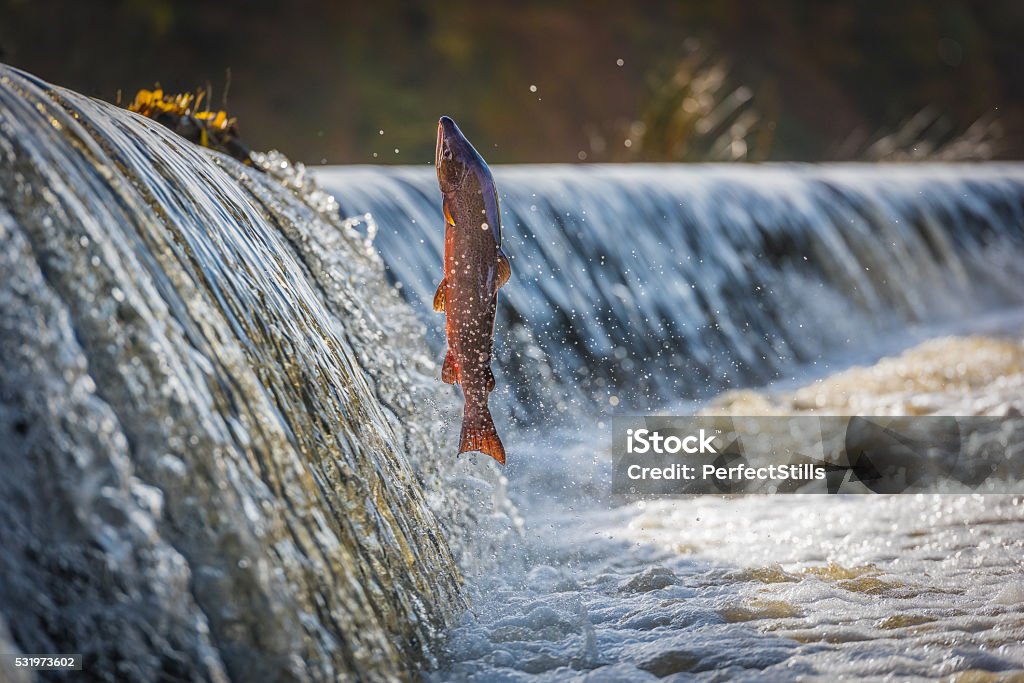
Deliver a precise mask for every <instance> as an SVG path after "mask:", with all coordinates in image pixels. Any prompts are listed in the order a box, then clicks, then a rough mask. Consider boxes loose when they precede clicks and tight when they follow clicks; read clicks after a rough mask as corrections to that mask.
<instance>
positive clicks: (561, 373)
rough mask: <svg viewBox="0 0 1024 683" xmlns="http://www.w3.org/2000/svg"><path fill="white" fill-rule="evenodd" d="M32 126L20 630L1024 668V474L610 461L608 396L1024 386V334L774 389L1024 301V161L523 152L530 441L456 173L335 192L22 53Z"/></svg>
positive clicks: (319, 648)
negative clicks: (193, 136)
mask: <svg viewBox="0 0 1024 683" xmlns="http://www.w3.org/2000/svg"><path fill="white" fill-rule="evenodd" d="M0 159H2V167H0V444H2V446H0V467H2V468H3V471H4V476H3V477H0V578H2V580H0V651H13V650H18V651H21V652H42V653H45V652H82V653H83V654H84V655H85V668H86V671H87V673H88V674H89V675H91V676H92V677H95V678H102V679H106V680H158V679H160V678H161V677H163V678H164V679H170V680H181V679H185V680H189V679H197V680H228V679H231V680H348V679H361V680H396V679H398V680H401V679H411V678H417V677H420V676H421V673H420V667H425V668H426V669H428V670H429V671H427V672H426V673H425V674H422V675H425V676H426V677H427V678H428V679H435V680H449V679H474V678H475V679H477V680H481V681H493V680H533V679H549V680H563V679H566V678H572V677H579V678H586V679H588V680H594V681H597V680H607V681H616V680H630V679H641V678H644V677H646V678H651V677H656V676H672V675H675V674H679V675H681V676H686V675H689V674H694V673H696V674H699V675H701V676H703V677H707V678H711V679H715V678H724V677H727V676H732V677H743V676H751V677H754V676H769V677H774V678H777V679H789V678H792V677H794V676H797V675H806V676H809V677H814V676H824V675H827V674H830V673H833V672H838V673H842V674H847V675H850V676H858V675H859V676H868V677H871V676H880V675H882V674H884V673H887V672H894V673H895V674H896V675H897V676H898V677H899V678H901V679H906V678H913V677H935V676H939V675H944V674H952V673H958V672H966V671H975V672H978V671H980V672H990V673H991V672H1000V671H1003V672H1005V671H1012V670H1019V669H1021V668H1022V667H1024V651H1022V648H1021V642H1022V640H1024V621H1022V618H1021V612H1022V605H1024V585H1022V584H1021V581H1020V579H1019V576H1020V572H1021V569H1022V567H1021V556H1022V550H1024V547H1022V543H1024V540H1022V539H1024V514H1022V511H1024V501H1022V499H1021V498H1020V497H1012V496H1003V497H995V496H915V497H911V496H904V497H893V498H881V497H876V498H870V499H869V498H857V499H847V498H843V499H839V500H836V499H827V500H826V499H823V498H819V499H807V498H800V497H792V498H782V497H776V498H761V497H749V498H742V499H739V498H737V499H720V498H693V499H674V500H661V501H649V502H643V501H630V500H624V499H620V498H616V497H613V496H612V495H611V494H610V483H609V482H608V479H607V475H608V469H609V468H608V462H607V449H608V445H609V441H610V439H609V436H610V435H609V431H608V429H609V426H608V418H609V416H610V415H611V414H613V413H616V412H622V413H629V412H642V411H646V410H673V409H681V408H679V406H681V405H686V406H688V407H692V406H693V405H696V404H697V403H698V402H701V401H704V400H706V399H710V398H711V397H713V396H716V395H719V394H720V393H721V392H722V391H723V390H728V389H740V388H743V387H749V386H753V385H760V384H764V383H766V382H775V383H776V385H775V386H776V389H775V390H773V392H770V393H756V392H755V393H752V392H745V393H744V392H739V393H737V392H733V393H731V394H728V395H727V396H726V397H721V398H719V401H732V402H733V403H732V404H728V405H733V406H743V407H749V406H751V405H760V406H761V407H762V408H764V409H766V410H771V409H776V410H779V411H781V412H785V411H791V410H800V409H801V406H804V405H805V404H806V403H807V401H810V402H811V403H812V404H813V405H822V406H833V405H835V406H848V405H850V404H849V402H848V403H846V404H843V403H842V401H841V400H840V398H842V399H843V400H847V399H849V397H850V395H851V391H852V390H851V389H850V387H851V386H852V387H856V388H861V389H863V391H862V394H863V395H862V396H860V398H859V399H858V400H860V401H861V402H860V403H858V404H857V405H858V406H861V409H862V412H871V409H872V408H874V407H882V406H884V407H886V409H889V410H892V411H896V412H899V411H901V410H909V408H910V406H911V404H912V403H913V402H914V401H915V400H916V399H917V396H918V395H919V394H920V393H921V392H920V391H918V390H917V388H918V387H920V388H921V390H922V391H923V390H924V388H926V387H927V388H928V392H929V394H930V395H931V396H932V397H933V399H934V402H933V404H932V405H931V408H930V410H932V412H936V411H941V410H943V409H949V410H954V409H955V410H974V411H975V412H978V413H983V412H999V411H1003V412H1010V411H1011V410H1020V409H1021V408H1024V406H1021V405H1020V402H1019V398H1020V395H1021V392H1020V388H1021V387H1022V386H1024V381H1021V378H1024V370H1022V366H1024V360H1022V356H1024V354H1022V353H1021V350H1020V345H1019V343H1016V342H1013V341H997V340H991V339H988V340H985V339H977V340H973V341H972V340H968V341H961V342H948V343H947V342H934V343H935V344H938V346H933V347H928V349H926V350H925V351H924V352H921V353H924V355H923V356H920V355H919V356H913V355H912V356H908V357H906V358H904V359H903V360H897V361H892V362H893V363H896V365H895V366H893V367H889V366H885V365H884V364H883V365H880V366H878V367H880V368H882V369H881V370H878V371H877V372H874V374H872V372H867V374H863V375H858V374H856V372H854V371H850V372H854V374H845V375H842V376H840V377H838V378H836V377H833V378H828V379H825V380H823V382H819V383H817V384H811V385H810V386H809V387H808V388H805V389H801V390H799V391H796V392H794V393H793V394H792V395H786V394H780V393H779V392H780V391H784V389H780V388H779V387H781V386H783V385H784V384H785V382H786V381H790V382H796V383H797V384H799V383H800V381H801V380H802V379H808V378H813V377H819V378H822V377H827V375H828V374H829V373H831V372H834V371H836V370H840V369H843V368H845V367H847V366H848V365H850V363H851V362H852V361H854V360H859V361H866V360H873V359H874V358H876V357H877V356H878V355H880V354H881V353H882V352H886V351H889V350H892V349H894V348H899V347H900V346H902V345H906V344H907V342H908V340H912V339H924V338H927V337H930V336H934V335H936V334H937V333H938V332H939V331H942V330H948V329H953V328H959V329H963V328H972V327H976V326H977V324H980V323H979V321H989V322H991V321H992V320H996V321H1007V320H1018V321H1019V317H1018V318H1014V317H1013V315H1014V313H1013V311H1014V310H1015V307H1019V306H1020V305H1021V303H1024V302H1022V298H1024V296H1022V293H1021V290H1020V288H1019V284H1018V283H1019V282H1020V280H1021V276H1022V275H1024V259H1022V258H1021V256H1022V255H1024V230H1022V229H1021V228H1022V224H1024V168H1022V167H1021V166H1018V165H994V164H993V165H979V166H912V167H911V166H908V167H899V166H889V167H868V166H864V167H856V166H848V167H765V168H746V167H744V168H738V167H673V166H664V167H599V166H598V167H522V168H498V169H495V175H496V178H497V182H498V185H499V189H500V192H501V197H502V202H503V211H504V220H505V238H506V250H507V252H508V253H509V255H510V256H511V258H512V268H513V278H512V280H511V281H510V283H509V284H508V286H507V287H506V288H505V290H503V292H502V295H501V297H500V298H499V301H500V302H501V305H500V310H499V317H498V326H499V335H498V339H497V359H496V370H497V373H496V374H497V378H498V384H499V389H498V391H497V392H496V393H495V395H494V396H493V397H492V408H493V411H494V413H495V415H496V417H497V419H498V422H499V430H500V431H501V432H502V433H503V435H504V436H505V438H506V443H507V444H508V446H509V454H510V464H509V466H508V467H507V468H506V469H505V470H504V471H503V472H502V471H499V469H498V468H497V466H496V465H495V464H493V463H491V462H489V461H488V460H486V459H485V458H483V457H481V456H464V457H462V458H455V457H454V450H455V441H456V437H457V433H458V423H459V418H460V411H459V400H458V394H457V391H456V390H454V389H452V388H450V387H447V386H445V385H443V384H442V383H440V381H439V380H438V376H439V368H438V365H437V363H436V361H437V359H439V358H440V354H441V351H442V344H443V339H442V337H441V331H440V330H441V327H440V326H441V322H442V317H441V316H438V315H435V314H434V313H433V312H432V311H431V310H430V307H429V302H430V300H431V299H432V295H433V290H434V287H435V286H436V284H437V280H438V279H439V276H440V264H441V259H440V245H441V220H440V210H439V201H438V197H437V191H436V181H435V180H434V178H433V172H432V169H430V168H427V167H423V168H389V169H382V168H359V167H354V168H346V169H324V170H322V171H319V172H318V173H317V174H316V177H317V179H318V180H319V182H320V183H321V184H322V185H324V186H325V187H326V188H327V189H328V190H330V193H331V195H333V197H334V198H332V197H331V196H329V195H327V194H324V193H323V192H320V191H318V190H317V189H316V187H315V186H314V185H313V184H312V183H311V182H310V181H309V179H308V178H307V177H306V175H304V171H303V170H302V169H300V168H296V167H292V166H291V165H290V164H288V162H287V160H285V159H284V158H283V157H281V156H279V155H274V154H271V155H267V156H263V157H261V158H260V164H261V165H262V167H263V168H264V170H265V172H264V171H261V170H259V169H257V168H250V167H244V166H242V165H240V164H239V163H237V162H236V161H234V160H232V159H229V158H226V157H224V156H222V155H220V154H217V153H214V152H210V151H207V150H203V149H200V148H197V147H195V146H193V145H191V144H189V143H186V142H185V141H183V140H182V139H180V138H179V137H177V136H176V135H174V134H172V133H170V132H168V131H166V130H165V129H163V128H161V127H160V126H158V125H156V124H154V123H152V122H150V121H148V120H145V119H142V118H140V117H138V116H135V115H133V114H130V113H127V112H125V111H123V110H120V109H117V108H115V107H112V106H110V105H106V104H103V103H99V102H96V101H94V100H91V99H89V98H86V97H83V96H81V95H78V94H76V93H73V92H70V91H67V90H63V89H60V88H54V87H52V86H49V85H48V84H46V83H43V82H41V81H39V80H38V79H35V78H33V77H31V76H27V75H25V74H22V73H20V72H17V71H15V70H12V69H7V68H4V67H0ZM367 213H369V214H371V217H369V218H366V217H364V218H362V219H361V220H350V221H342V220H341V219H340V218H339V216H340V217H348V216H356V217H359V216H364V215H365V214H367ZM1008 324H1009V323H1006V324H1001V323H998V322H997V323H995V326H996V329H1001V328H1005V327H1006V326H1007V325H1008ZM961 366H962V367H961ZM886 368H889V369H886ZM900 373H903V374H902V375H900V376H901V377H902V378H903V380H904V382H903V384H897V385H896V386H895V387H893V386H890V385H889V384H885V383H881V382H880V383H877V384H872V381H873V380H872V378H876V379H877V375H882V376H884V379H891V377H892V375H893V374H897V375H899V374H900ZM929 378H931V379H929ZM915 381H916V382H919V383H918V384H914V382H915ZM929 382H930V383H929ZM865 387H866V388H865ZM900 391H902V392H903V394H900ZM802 392H803V393H802ZM807 392H810V393H809V394H808V393H807ZM908 394H910V395H908ZM808 396H810V398H808ZM821 396H824V397H825V398H824V402H823V403H819V397H821ZM730 397H731V398H730ZM835 397H839V398H835ZM721 405H726V404H725V403H723V404H721ZM951 406H952V407H951ZM463 576H464V577H465V581H463ZM18 675H19V676H20V674H18ZM979 675H982V674H979ZM985 675H987V674H985ZM0 677H10V678H14V677H15V672H11V671H3V670H0ZM22 678H24V677H23V676H22Z"/></svg>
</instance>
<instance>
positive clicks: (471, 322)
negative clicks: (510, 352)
mask: <svg viewBox="0 0 1024 683" xmlns="http://www.w3.org/2000/svg"><path fill="white" fill-rule="evenodd" d="M435 163H436V166H437V180H438V185H439V186H440V188H441V196H442V206H443V211H444V217H445V234H444V279H443V280H441V284H440V285H438V287H437V293H436V294H435V295H434V310H436V311H442V312H444V313H445V315H446V316H447V319H446V326H445V330H446V333H447V337H448V352H447V354H446V355H445V359H444V367H443V369H442V371H441V378H442V379H443V380H444V381H445V382H447V383H449V384H458V385H460V386H461V387H462V393H463V395H464V397H465V409H464V410H465V412H464V414H463V419H462V433H461V435H460V438H459V453H462V452H465V451H481V452H483V453H486V454H487V455H490V456H491V457H492V458H494V459H495V460H497V461H498V462H499V463H502V464H504V463H505V447H504V446H503V445H502V443H501V439H500V438H499V437H498V432H497V430H496V429H495V428H494V420H493V419H492V418H491V412H490V409H489V408H488V406H487V398H488V395H489V394H490V392H491V391H493V389H494V374H493V373H492V372H491V356H492V352H493V347H494V311H495V306H496V304H497V301H498V288H499V287H501V286H502V285H503V284H505V282H506V281H507V280H508V278H509V275H510V269H509V264H508V259H507V258H506V257H505V254H504V253H503V252H502V251H501V217H500V215H499V210H498V192H497V189H496V188H495V185H494V178H493V177H492V175H491V170H490V169H489V168H488V167H487V163H486V162H485V161H484V160H483V157H481V156H480V154H479V153H478V152H477V151H476V149H474V148H473V145H471V144H470V142H469V140H467V139H466V137H465V136H464V135H463V134H462V131H460V130H459V128H458V126H456V125H455V122H454V121H453V120H452V119H450V118H448V117H447V116H442V117H441V120H440V121H439V122H438V126H437V149H436V159H435Z"/></svg>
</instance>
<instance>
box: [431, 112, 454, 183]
mask: <svg viewBox="0 0 1024 683" xmlns="http://www.w3.org/2000/svg"><path fill="white" fill-rule="evenodd" d="M447 118H448V117H447V116H442V117H441V119H440V120H439V121H438V122H437V145H435V146H434V166H436V167H437V172H438V173H440V172H441V150H443V149H444V120H445V119H447ZM448 120H449V121H450V120H451V119H448Z"/></svg>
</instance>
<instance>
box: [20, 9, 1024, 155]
mask: <svg viewBox="0 0 1024 683" xmlns="http://www.w3.org/2000/svg"><path fill="white" fill-rule="evenodd" d="M0 61H3V62H6V63H8V64H11V65H13V66H16V67H20V68H23V69H26V70H28V71H30V72H33V73H35V74H37V75H39V76H41V77H42V78H45V79H47V80H50V81H52V82H55V83H58V84H61V85H65V86H68V87H71V88H74V89H76V90H79V91H81V92H85V93H87V94H90V95H94V96H96V97H100V98H103V99H106V100H110V101H114V100H115V99H116V98H117V96H118V91H119V90H120V91H121V92H122V100H123V101H125V102H127V101H130V100H131V97H132V96H133V95H134V93H135V90H136V89H138V88H141V87H150V86H152V85H153V84H154V83H155V82H157V81H159V82H160V83H161V84H162V85H163V86H164V87H165V88H166V89H177V90H194V89H196V88H197V87H205V86H206V85H207V84H210V85H211V86H212V87H213V90H214V93H213V98H212V99H213V102H214V104H215V105H217V106H220V104H221V100H222V95H223V94H224V89H225V85H226V81H227V77H226V74H227V71H228V69H230V74H231V75H230V90H229V92H228V94H227V108H228V109H229V111H230V112H231V113H232V114H234V115H236V116H237V117H238V120H239V125H240V129H241V135H242V138H243V139H244V140H245V141H246V142H247V143H248V144H249V145H250V146H252V147H253V148H255V149H268V148H278V149H281V150H282V151H284V152H285V153H287V154H289V155H290V156H292V157H293V158H295V159H298V160H302V161H306V162H308V163H414V164H418V163H430V162H432V160H433V145H434V131H435V126H436V120H437V117H438V116H439V115H440V114H450V115H452V116H453V117H455V118H456V120H457V121H458V122H459V123H460V125H461V126H462V128H463V130H465V131H466V132H467V134H468V135H469V136H470V138H471V139H472V140H474V142H475V143H477V145H478V147H479V148H480V151H481V152H482V153H483V154H484V156H485V157H487V159H488V160H489V161H492V162H578V161H587V162H590V161H628V160H650V161H667V160H706V159H713V160H746V161H761V160H806V161H821V160H842V159H868V160H887V159H899V160H903V159H935V158H939V159H989V158H1014V159H1019V158H1021V157H1022V156H1024V136H1022V135H1021V134H1020V130H1021V129H1020V127H1019V122H1020V121H1021V118H1022V114H1024V3H1022V2H1020V1H1019V0H863V1H860V2H854V1H837V0H833V1H828V0H823V1H819V2H811V1H807V2H800V1H798V0H775V1H772V2H756V1H752V0H714V1H713V2H711V1H708V0H678V1H676V2H643V1H640V0H637V1H634V2H632V3H622V2H611V1H607V0H591V1H589V2H584V1H569V0H561V1H560V0H548V1H540V0H522V1H519V2H488V3H484V2H470V1H469V0H445V1H443V2H438V1H423V2H413V1H403V0H373V1H372V2H348V1H336V2H329V1H327V0H249V1H247V2H240V1H237V0H220V1H219V2H199V1H197V0H90V1H89V2H75V1H72V0H64V1H60V0H0ZM381 131H383V132H381ZM396 150H397V151H396Z"/></svg>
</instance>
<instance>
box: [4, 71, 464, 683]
mask: <svg viewBox="0 0 1024 683" xmlns="http://www.w3.org/2000/svg"><path fill="white" fill-rule="evenodd" d="M0 160H2V164H3V165H2V170H0V443H2V446H0V468H2V469H3V472H4V476H3V477H0V576H2V577H3V580H2V581H0V637H2V638H3V640H0V651H4V652H11V651H15V649H17V650H20V651H21V652H30V653H64V652H80V653H83V654H84V657H85V661H84V669H85V670H86V671H88V672H89V673H90V675H91V676H93V677H95V678H98V679H107V680H159V679H174V680H184V679H188V680H213V681H223V680H227V679H232V680H323V681H333V680H339V679H342V678H346V677H349V678H350V677H353V676H355V677H359V678H360V679H361V680H394V678H395V676H403V677H404V676H405V675H408V674H409V673H410V672H411V671H415V670H416V668H417V667H418V666H419V665H421V663H423V662H425V661H429V657H430V656H431V655H430V647H431V646H432V645H433V644H434V643H435V642H436V641H437V639H438V637H439V636H440V635H441V634H443V632H444V629H446V628H447V627H448V626H449V625H450V623H451V620H452V619H453V618H455V617H457V616H458V615H459V614H460V612H461V606H462V605H463V599H462V597H461V594H460V589H459V584H460V576H459V570H458V568H457V567H456V565H455V562H454V558H453V552H452V551H453V550H454V551H455V552H461V550H460V543H461V542H462V537H461V536H460V534H463V533H470V529H471V527H472V525H471V524H470V522H469V521H468V518H466V517H465V516H463V514H462V513H463V512H464V511H465V508H466V507H467V506H468V502H466V501H463V500H462V499H461V497H460V496H457V495H454V494H451V493H449V491H448V489H447V487H446V486H445V484H444V481H445V477H444V476H443V474H444V473H443V471H442V465H441V464H439V463H443V462H444V459H443V458H442V457H441V454H442V453H443V452H445V451H444V450H443V449H441V448H440V438H439V436H438V431H439V429H440V426H439V425H438V424H437V421H436V420H435V419H433V416H434V411H435V410H436V409H437V408H438V407H439V406H440V407H444V406H445V405H447V404H448V402H449V401H450V394H449V393H448V392H447V391H446V390H445V389H444V388H439V385H438V383H436V382H435V381H434V379H433V375H434V374H435V372H436V368H435V367H434V366H433V364H432V362H431V360H430V358H429V356H428V355H427V354H426V353H424V351H423V350H422V346H423V345H422V327H421V326H420V324H419V323H418V322H417V321H416V319H415V317H414V315H413V314H412V313H411V311H410V309H409V307H408V306H406V305H405V304H404V303H403V302H402V301H401V300H400V298H399V297H398V296H397V295H396V294H395V292H394V290H393V289H392V288H391V287H390V286H389V285H388V284H387V282H386V280H385V279H384V277H383V268H382V266H381V264H380V261H379V259H378V257H377V256H376V255H375V254H374V253H373V252H372V251H368V250H367V248H366V245H365V243H364V240H363V238H362V236H360V235H358V234H357V233H355V232H353V231H352V230H351V229H348V228H346V227H344V226H343V225H342V224H341V222H340V221H339V220H338V219H337V218H336V216H335V215H334V209H336V207H333V206H332V204H331V203H330V202H326V201H321V202H320V205H316V204H317V203H316V202H315V201H313V200H316V199H317V197H315V196H310V197H304V196H302V194H301V193H299V192H292V191H291V190H289V189H288V188H286V187H285V186H284V185H283V184H282V183H281V182H279V181H278V180H277V179H275V178H274V177H271V175H269V174H265V173H261V172H260V171H258V170H256V169H253V168H247V167H244V166H242V165H241V164H239V163H237V162H236V161H234V160H233V159H229V158H227V157H225V156H223V155H220V154H217V153H214V152H210V151H207V150H204V149H201V148H198V147H196V146H194V145H192V144H191V143H188V142H186V141H184V140H183V139H181V138H179V137H178V136H176V135H175V134H173V133H171V132H169V131H167V130H166V129H164V128H163V127H161V126H160V125H158V124H156V123H153V122H151V121H149V120H147V119H143V118H141V117H139V116H136V115H134V114H131V113H129V112H127V111H124V110H122V109H119V108H116V107H114V106H112V105H108V104H104V103H101V102H97V101H94V100H91V99H89V98H87V97H84V96H82V95H79V94H76V93H73V92H70V91H68V90H64V89H61V88H55V87H53V86H50V85H48V84H46V83H44V82H42V81H40V80H37V79H35V78H34V77H31V76H29V75H26V74H24V73H21V72H18V71H16V70H13V69H10V68H6V67H0ZM280 163H282V164H283V163H284V162H280ZM297 184H299V183H297ZM319 199H320V200H323V199H324V198H323V197H320V198H319ZM323 211H328V213H330V215H328V214H326V213H324V212H323ZM439 515H440V518H439ZM8 639H9V640H11V641H13V646H12V643H11V642H4V641H7V640H8ZM403 672H405V673H404V674H403Z"/></svg>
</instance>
